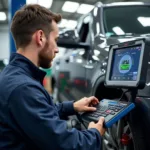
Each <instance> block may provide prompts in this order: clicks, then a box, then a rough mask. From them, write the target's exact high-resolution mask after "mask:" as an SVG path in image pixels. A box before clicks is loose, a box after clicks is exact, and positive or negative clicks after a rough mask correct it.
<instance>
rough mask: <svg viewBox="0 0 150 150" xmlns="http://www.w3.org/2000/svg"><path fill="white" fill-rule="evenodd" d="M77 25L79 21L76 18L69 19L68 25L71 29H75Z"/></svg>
mask: <svg viewBox="0 0 150 150" xmlns="http://www.w3.org/2000/svg"><path fill="white" fill-rule="evenodd" d="M76 25H77V21H75V20H68V22H67V24H66V27H67V28H69V29H74V28H75V27H76Z"/></svg>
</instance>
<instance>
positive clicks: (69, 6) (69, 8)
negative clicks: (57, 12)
mask: <svg viewBox="0 0 150 150" xmlns="http://www.w3.org/2000/svg"><path fill="white" fill-rule="evenodd" d="M78 7H79V3H77V2H71V1H66V2H65V3H64V5H63V7H62V10H63V11H66V12H70V13H74V12H76V11H77V9H78Z"/></svg>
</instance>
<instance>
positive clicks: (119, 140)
mask: <svg viewBox="0 0 150 150" xmlns="http://www.w3.org/2000/svg"><path fill="white" fill-rule="evenodd" d="M102 150H134V142H133V135H132V132H131V127H130V124H129V122H128V121H127V120H126V119H125V118H124V119H121V120H120V121H118V122H117V123H116V124H114V125H113V126H112V128H108V129H107V131H106V132H105V135H104V137H103V141H102Z"/></svg>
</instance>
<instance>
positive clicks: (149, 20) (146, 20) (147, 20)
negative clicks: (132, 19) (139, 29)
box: [137, 17, 150, 27]
mask: <svg viewBox="0 0 150 150" xmlns="http://www.w3.org/2000/svg"><path fill="white" fill-rule="evenodd" d="M137 20H138V21H139V22H140V23H141V24H142V26H143V27H148V26H150V17H138V18H137Z"/></svg>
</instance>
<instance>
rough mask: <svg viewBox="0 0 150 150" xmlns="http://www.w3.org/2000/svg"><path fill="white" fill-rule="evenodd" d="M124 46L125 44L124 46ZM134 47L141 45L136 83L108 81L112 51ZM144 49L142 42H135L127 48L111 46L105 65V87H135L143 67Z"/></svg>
mask: <svg viewBox="0 0 150 150" xmlns="http://www.w3.org/2000/svg"><path fill="white" fill-rule="evenodd" d="M124 45H126V44H124ZM136 45H141V55H140V60H139V67H138V74H137V80H136V81H131V80H129V81H127V80H122V81H118V80H110V73H111V64H112V61H113V54H114V50H116V49H125V48H128V47H134V46H136ZM144 48H145V43H144V41H143V40H139V41H135V42H134V44H132V45H128V46H122V47H120V46H119V45H112V47H111V48H110V50H109V57H108V64H107V71H106V77H105V84H106V85H107V86H114V87H137V86H138V84H139V82H140V79H141V77H140V76H141V71H142V70H141V69H142V66H143V56H144Z"/></svg>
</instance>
